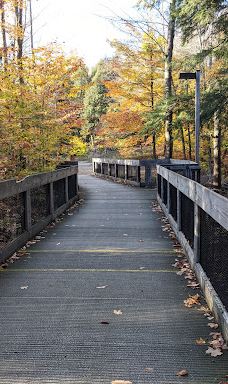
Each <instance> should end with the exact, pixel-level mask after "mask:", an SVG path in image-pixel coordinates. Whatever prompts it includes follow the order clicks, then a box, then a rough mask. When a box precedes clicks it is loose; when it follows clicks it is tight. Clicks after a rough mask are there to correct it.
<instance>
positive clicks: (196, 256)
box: [194, 203, 200, 263]
mask: <svg viewBox="0 0 228 384" xmlns="http://www.w3.org/2000/svg"><path fill="white" fill-rule="evenodd" d="M194 259H195V263H198V262H199V261H200V209H199V206H198V205H197V204H196V203H194Z"/></svg>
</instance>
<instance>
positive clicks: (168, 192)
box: [167, 180, 171, 213]
mask: <svg viewBox="0 0 228 384" xmlns="http://www.w3.org/2000/svg"><path fill="white" fill-rule="evenodd" d="M167 210H168V213H170V211H171V201H170V183H169V182H168V180H167Z"/></svg>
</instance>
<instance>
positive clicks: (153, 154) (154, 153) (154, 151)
mask: <svg viewBox="0 0 228 384" xmlns="http://www.w3.org/2000/svg"><path fill="white" fill-rule="evenodd" d="M152 157H153V159H156V158H157V152H156V133H155V131H153V133H152Z"/></svg>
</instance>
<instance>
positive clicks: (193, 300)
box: [184, 293, 200, 308]
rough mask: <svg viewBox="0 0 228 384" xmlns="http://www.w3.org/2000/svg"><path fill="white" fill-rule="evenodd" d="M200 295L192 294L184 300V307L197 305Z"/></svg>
mask: <svg viewBox="0 0 228 384" xmlns="http://www.w3.org/2000/svg"><path fill="white" fill-rule="evenodd" d="M199 299H200V295H199V294H198V293H197V294H196V295H194V296H190V297H189V298H188V299H186V300H184V305H185V307H188V308H191V307H192V306H193V305H195V304H196V305H199V304H200V303H199Z"/></svg>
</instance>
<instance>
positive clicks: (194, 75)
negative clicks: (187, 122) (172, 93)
mask: <svg viewBox="0 0 228 384" xmlns="http://www.w3.org/2000/svg"><path fill="white" fill-rule="evenodd" d="M179 78H180V79H181V80H195V81H196V87H195V162H196V163H197V164H200V70H197V71H196V72H181V73H180V77H179Z"/></svg>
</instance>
